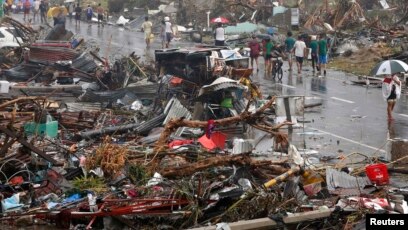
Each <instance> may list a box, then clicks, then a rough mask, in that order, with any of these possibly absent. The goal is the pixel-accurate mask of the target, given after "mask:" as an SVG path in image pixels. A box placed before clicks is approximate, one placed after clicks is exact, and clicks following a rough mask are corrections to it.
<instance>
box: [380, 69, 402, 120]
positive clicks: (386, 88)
mask: <svg viewBox="0 0 408 230" xmlns="http://www.w3.org/2000/svg"><path fill="white" fill-rule="evenodd" d="M382 92H383V97H384V99H385V100H386V101H387V115H388V120H393V117H392V111H393V110H394V106H395V103H396V102H397V99H399V98H400V96H401V81H400V80H399V78H398V76H397V75H396V74H394V75H387V76H386V77H385V78H384V80H383V82H382Z"/></svg>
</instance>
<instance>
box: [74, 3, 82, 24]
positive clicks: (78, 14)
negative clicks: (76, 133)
mask: <svg viewBox="0 0 408 230" xmlns="http://www.w3.org/2000/svg"><path fill="white" fill-rule="evenodd" d="M81 14H82V8H81V6H80V5H79V4H77V5H76V7H75V26H77V25H81Z"/></svg>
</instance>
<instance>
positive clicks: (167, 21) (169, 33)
mask: <svg viewBox="0 0 408 230" xmlns="http://www.w3.org/2000/svg"><path fill="white" fill-rule="evenodd" d="M164 23H165V26H166V27H165V30H164V31H165V32H166V48H169V47H170V41H171V39H172V38H173V34H174V33H173V27H172V26H171V22H170V18H169V17H164Z"/></svg>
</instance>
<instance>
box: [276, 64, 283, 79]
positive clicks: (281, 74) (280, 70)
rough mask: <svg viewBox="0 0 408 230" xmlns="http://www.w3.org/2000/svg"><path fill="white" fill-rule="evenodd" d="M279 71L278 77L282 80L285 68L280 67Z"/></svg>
mask: <svg viewBox="0 0 408 230" xmlns="http://www.w3.org/2000/svg"><path fill="white" fill-rule="evenodd" d="M277 72H278V73H277V74H278V79H279V80H282V78H283V70H282V67H280V68H279V70H278V71H277Z"/></svg>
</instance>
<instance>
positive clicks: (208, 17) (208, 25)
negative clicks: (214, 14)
mask: <svg viewBox="0 0 408 230" xmlns="http://www.w3.org/2000/svg"><path fill="white" fill-rule="evenodd" d="M210 13H211V11H207V29H208V28H210Z"/></svg>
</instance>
